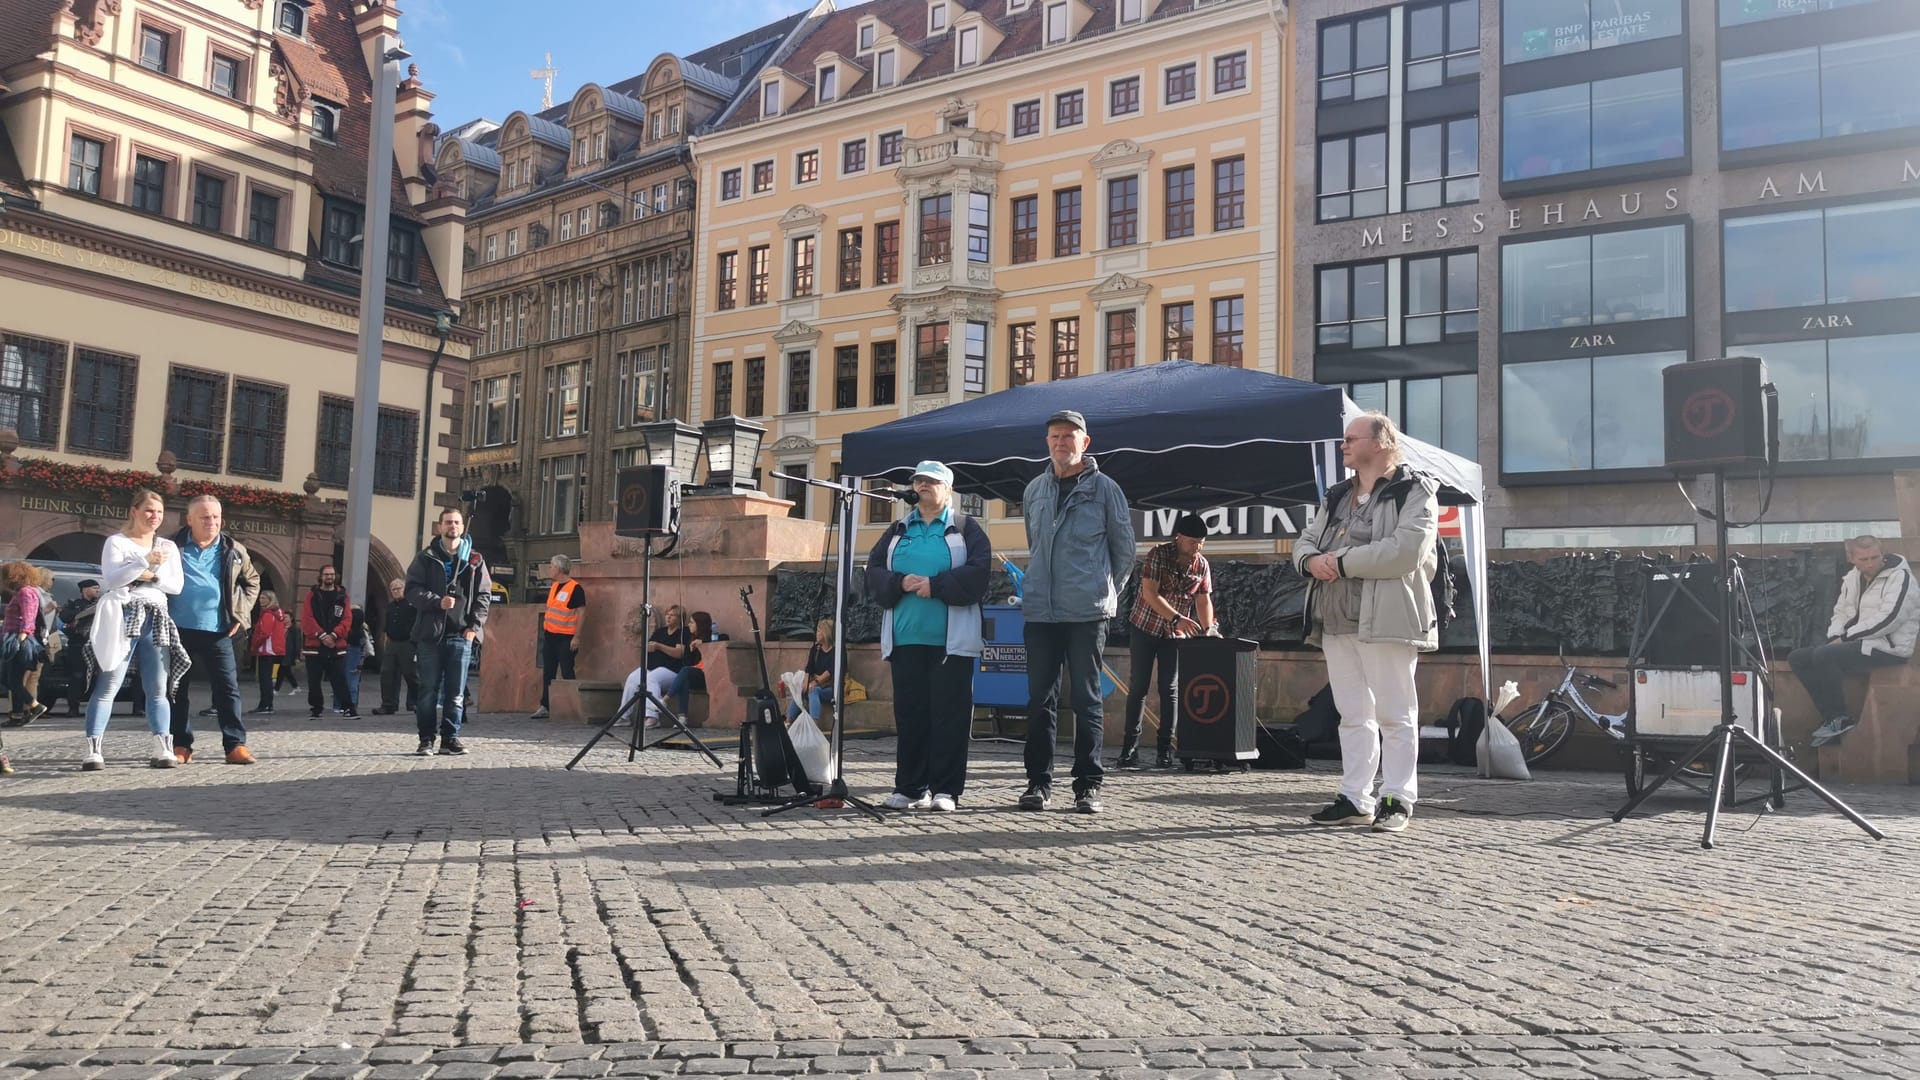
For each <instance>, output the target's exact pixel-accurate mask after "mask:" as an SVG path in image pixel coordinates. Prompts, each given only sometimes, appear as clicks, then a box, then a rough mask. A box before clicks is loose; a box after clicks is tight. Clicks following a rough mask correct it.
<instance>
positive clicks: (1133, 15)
mask: <svg viewBox="0 0 1920 1080" xmlns="http://www.w3.org/2000/svg"><path fill="white" fill-rule="evenodd" d="M1146 6H1147V0H1120V3H1119V5H1118V8H1119V15H1120V25H1121V26H1130V25H1132V24H1134V23H1137V22H1139V21H1140V20H1141V19H1142V18H1144V17H1145V16H1146Z"/></svg>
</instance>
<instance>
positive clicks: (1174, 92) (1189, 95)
mask: <svg viewBox="0 0 1920 1080" xmlns="http://www.w3.org/2000/svg"><path fill="white" fill-rule="evenodd" d="M1166 96H1167V104H1169V105H1178V104H1180V103H1181V102H1184V101H1192V100H1193V99H1194V98H1196V97H1199V96H1200V66H1199V65H1198V64H1178V65H1175V66H1174V67H1170V68H1168V69H1167V95H1166Z"/></svg>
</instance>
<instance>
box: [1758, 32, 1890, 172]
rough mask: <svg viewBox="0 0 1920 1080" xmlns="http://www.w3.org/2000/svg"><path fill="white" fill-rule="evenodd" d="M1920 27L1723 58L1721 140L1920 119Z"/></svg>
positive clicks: (1763, 141) (1813, 134)
mask: <svg viewBox="0 0 1920 1080" xmlns="http://www.w3.org/2000/svg"><path fill="white" fill-rule="evenodd" d="M1917 55H1920V33H1907V34H1892V35H1888V36H1884V37H1874V38H1866V39H1862V40H1858V41H1842V42H1835V43H1832V44H1826V45H1818V46H1813V47H1809V48H1803V49H1792V50H1789V51H1787V52H1777V53H1767V54H1765V55H1762V56H1743V57H1739V58H1737V59H1730V60H1722V61H1721V62H1720V148H1721V149H1723V150H1744V149H1748V148H1751V147H1756V146H1778V145H1781V144H1784V143H1795V142H1806V141H1809V140H1813V139H1822V138H1836V137H1839V136H1845V135H1860V134H1865V133H1868V132H1874V131H1891V130H1895V129H1898V128H1910V127H1916V126H1920V65H1915V64H1914V62H1913V59H1914V57H1915V56H1917Z"/></svg>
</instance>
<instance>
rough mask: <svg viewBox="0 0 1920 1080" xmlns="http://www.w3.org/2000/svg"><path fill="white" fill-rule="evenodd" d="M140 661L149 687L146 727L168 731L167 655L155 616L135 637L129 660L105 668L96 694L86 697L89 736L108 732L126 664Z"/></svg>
mask: <svg viewBox="0 0 1920 1080" xmlns="http://www.w3.org/2000/svg"><path fill="white" fill-rule="evenodd" d="M135 660H138V661H139V662H140V685H141V686H142V687H143V688H145V690H146V691H147V730H148V731H149V732H151V733H152V734H155V735H165V734H167V732H168V730H169V729H170V727H171V724H172V719H173V714H172V713H171V712H169V711H168V709H167V655H166V653H164V652H161V651H160V646H159V644H158V643H157V642H155V641H154V639H153V620H152V619H148V620H147V625H146V626H145V627H144V628H143V629H142V630H141V631H140V636H139V637H137V638H135V639H134V641H133V652H132V653H131V654H130V655H129V656H128V657H127V661H126V663H123V664H121V665H120V666H119V667H117V668H114V669H113V670H111V671H102V672H100V675H99V677H98V678H96V679H95V680H94V683H93V696H92V697H91V698H88V699H87V738H89V739H98V738H100V737H102V736H104V735H105V734H106V733H107V719H108V718H109V717H111V716H112V715H113V699H114V697H115V696H116V695H118V694H119V693H120V684H121V683H122V682H125V681H126V678H127V666H128V665H129V664H131V663H133V662H134V661H135Z"/></svg>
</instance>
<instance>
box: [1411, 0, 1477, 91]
mask: <svg viewBox="0 0 1920 1080" xmlns="http://www.w3.org/2000/svg"><path fill="white" fill-rule="evenodd" d="M1479 76H1480V5H1479V3H1478V0H1441V2H1439V3H1432V4H1417V5H1409V6H1408V7H1407V71H1406V80H1407V89H1408V90H1427V89H1430V88H1432V87H1435V86H1443V85H1445V84H1447V83H1450V82H1455V81H1457V80H1462V79H1474V78H1478V77H1479Z"/></svg>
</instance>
